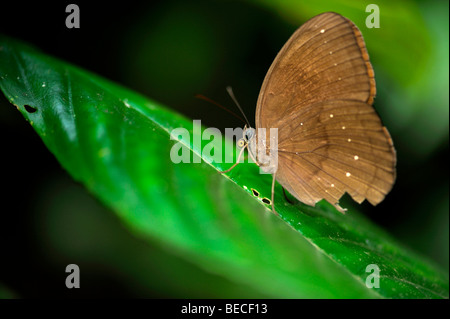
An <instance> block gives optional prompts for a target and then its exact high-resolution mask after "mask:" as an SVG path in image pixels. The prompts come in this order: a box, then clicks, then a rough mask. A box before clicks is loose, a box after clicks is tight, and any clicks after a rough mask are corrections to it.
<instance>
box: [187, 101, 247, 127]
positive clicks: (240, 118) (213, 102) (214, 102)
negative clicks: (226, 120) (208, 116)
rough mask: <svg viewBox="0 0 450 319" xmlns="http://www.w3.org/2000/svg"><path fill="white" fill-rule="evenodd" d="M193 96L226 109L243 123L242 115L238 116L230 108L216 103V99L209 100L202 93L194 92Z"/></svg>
mask: <svg viewBox="0 0 450 319" xmlns="http://www.w3.org/2000/svg"><path fill="white" fill-rule="evenodd" d="M195 97H196V98H198V99H202V100H205V101H207V102H209V103H212V104H214V105H216V106H218V107H220V108H221V109H223V110H225V111H227V112H228V113H230V114H231V115H233V116H234V117H235V118H237V119H238V120H240V121H242V123H244V124H245V121H244V119H243V118H242V117H240V116H239V115H237V114H236V113H234V112H233V111H230V110H229V109H227V108H226V107H225V106H222V105H220V104H219V103H217V102H216V101H213V100H211V99H210V98H209V97H206V96H204V95H202V94H196V95H195ZM244 116H245V115H244Z"/></svg>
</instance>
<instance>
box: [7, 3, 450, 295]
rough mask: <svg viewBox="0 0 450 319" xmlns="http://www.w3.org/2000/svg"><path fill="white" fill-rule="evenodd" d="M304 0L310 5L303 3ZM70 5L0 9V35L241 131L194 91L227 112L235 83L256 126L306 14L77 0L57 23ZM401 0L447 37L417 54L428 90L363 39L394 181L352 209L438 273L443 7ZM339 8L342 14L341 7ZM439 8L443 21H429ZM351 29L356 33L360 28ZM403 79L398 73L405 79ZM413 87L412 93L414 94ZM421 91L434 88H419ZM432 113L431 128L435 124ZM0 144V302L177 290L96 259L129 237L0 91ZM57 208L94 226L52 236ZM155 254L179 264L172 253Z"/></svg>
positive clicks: (443, 253) (442, 261)
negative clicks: (74, 21) (79, 269)
mask: <svg viewBox="0 0 450 319" xmlns="http://www.w3.org/2000/svg"><path fill="white" fill-rule="evenodd" d="M304 2H305V3H306V6H307V5H308V1H304ZM69 3H70V2H67V3H65V2H61V3H59V4H54V3H51V4H49V3H45V2H39V3H31V2H30V3H27V4H22V3H8V4H2V6H1V8H0V32H1V33H3V34H5V35H7V36H10V37H15V38H18V39H21V40H23V41H26V42H29V43H31V44H33V45H35V46H36V47H38V48H39V49H41V50H43V51H44V52H46V53H48V54H50V55H53V56H56V57H58V58H60V59H63V60H66V61H68V62H70V63H73V64H75V65H78V66H80V67H83V68H85V69H87V70H90V71H93V72H95V73H97V74H99V75H101V76H103V77H106V78H109V79H111V80H113V81H115V82H118V83H120V84H122V85H124V86H126V87H129V88H131V89H134V90H136V91H138V92H140V93H142V94H144V95H146V96H148V97H150V98H152V99H154V100H157V101H158V102H161V103H162V104H164V105H167V106H168V107H170V108H172V109H174V110H177V111H179V112H180V113H182V114H185V115H186V116H187V117H189V118H193V119H201V120H202V123H203V124H204V125H205V126H212V127H217V128H219V129H221V130H222V131H223V129H224V128H225V127H237V126H243V125H242V123H241V122H240V121H239V120H237V119H236V118H234V117H232V116H231V115H229V114H228V113H226V112H224V111H223V110H221V109H219V108H217V107H215V106H213V105H212V104H208V103H206V102H204V101H201V100H198V99H195V98H194V95H195V94H197V93H201V94H204V95H206V96H208V97H210V98H212V99H213V100H216V101H217V102H219V103H221V104H223V105H224V106H226V107H228V108H230V109H231V110H233V111H236V110H235V107H234V105H233V103H232V101H231V100H230V98H229V97H228V96H227V94H226V92H225V87H226V86H227V85H231V86H232V87H233V89H234V92H235V94H236V96H237V98H238V100H239V102H240V104H241V105H242V107H243V108H244V111H245V113H246V115H247V117H248V118H249V119H250V121H251V122H253V119H254V112H255V105H256V100H257V96H258V93H259V89H260V86H261V83H262V80H263V78H264V76H265V73H266V72H267V70H268V68H269V66H270V64H271V63H272V61H273V59H274V57H275V56H276V54H277V52H278V50H279V49H280V48H281V47H282V45H283V44H284V43H285V42H286V40H287V39H288V38H289V36H290V35H291V34H292V33H293V32H294V31H295V29H296V28H297V27H298V26H299V25H300V24H301V23H303V22H304V21H306V20H307V19H309V18H311V17H312V16H313V14H309V13H308V12H305V13H304V16H303V17H301V18H299V19H300V20H301V21H300V20H299V21H293V20H294V19H292V18H289V15H288V14H287V13H286V12H283V10H275V9H273V8H272V7H271V6H269V5H265V4H264V3H266V2H265V1H173V0H170V1H151V2H145V3H144V2H133V3H132V2H130V1H125V2H122V3H120V4H118V3H117V4H115V3H114V2H102V1H99V2H96V4H95V5H94V4H92V3H91V2H86V1H77V2H75V3H77V4H78V5H79V7H80V10H81V28H80V29H67V28H66V27H65V19H66V16H67V13H65V8H66V5H67V4H69ZM327 3H329V4H330V9H329V10H335V11H338V10H337V9H336V8H339V5H340V4H339V3H340V1H323V3H322V5H323V7H325V8H326V7H327ZM343 3H344V2H343ZM368 3H370V2H368ZM380 3H381V4H379V5H380V9H381V19H382V20H381V21H382V23H383V13H384V12H386V11H387V10H388V9H386V11H383V10H385V9H384V7H383V3H384V2H382V1H380ZM402 4H403V6H404V8H406V9H405V10H409V9H410V10H415V11H417V12H418V16H420V17H421V18H422V19H423V21H421V23H422V24H423V25H424V26H425V28H422V31H423V32H424V34H433V30H435V29H436V26H438V27H439V26H442V29H445V30H446V33H445V31H442V32H444V34H443V35H442V34H441V35H438V36H436V35H435V36H430V37H429V38H426V41H427V43H426V45H424V49H423V51H424V52H425V53H423V52H422V53H423V54H421V55H420V56H418V60H419V61H418V64H420V63H419V62H420V60H421V59H429V60H430V61H429V62H427V63H429V67H426V68H425V71H423V74H419V77H421V78H423V81H424V83H426V84H421V83H420V82H419V84H417V82H415V83H407V82H405V81H403V80H402V78H401V77H400V79H399V77H398V76H397V77H396V76H395V74H394V75H392V74H390V73H389V72H390V69H389V67H386V66H389V64H387V63H386V62H385V61H384V60H382V56H383V55H382V54H381V53H383V52H384V53H385V54H387V56H389V55H396V54H399V52H400V53H402V54H403V53H404V51H402V50H401V49H402V48H401V43H400V44H399V47H400V49H399V48H395V47H388V46H386V45H383V43H375V42H374V41H373V40H372V42H369V40H371V39H374V37H370V36H369V37H367V38H366V42H367V46H368V49H369V54H371V58H372V59H371V60H372V62H373V65H374V69H375V72H376V75H377V77H376V79H377V88H378V95H377V99H376V100H375V108H376V109H377V111H378V112H379V113H380V116H381V117H382V119H383V121H384V123H385V125H386V126H387V127H388V128H389V130H390V132H391V135H392V138H393V140H394V143H395V146H396V149H397V152H398V177H397V182H396V184H395V186H394V189H393V191H392V192H391V193H390V194H389V195H388V196H387V198H386V199H385V201H384V202H383V203H381V204H380V205H379V206H377V207H371V206H370V205H368V204H363V205H362V206H361V210H362V211H363V212H364V213H365V214H366V215H368V216H369V218H370V219H372V220H373V221H374V222H375V223H377V224H379V225H380V226H381V227H383V228H385V229H386V230H387V232H389V233H391V234H392V235H393V236H394V237H396V238H397V239H399V240H400V241H401V242H403V243H404V244H405V245H407V246H409V247H411V248H412V249H413V250H415V251H418V252H420V253H421V254H423V255H425V256H427V257H428V258H430V259H431V260H433V262H435V263H437V264H439V265H440V266H441V267H442V268H444V269H446V268H448V265H449V254H448V249H449V243H448V241H449V232H448V229H449V227H448V226H449V219H448V214H449V200H448V173H449V172H448V160H449V159H448V2H445V1H427V2H425V3H423V2H415V1H405V2H402ZM312 6H314V5H312ZM408 6H409V7H408ZM364 8H365V4H364V3H363V2H361V8H360V9H359V10H361V15H364V16H365V15H367V14H366V13H364ZM343 10H344V11H345V10H348V8H347V7H345V6H343ZM355 10H356V9H355ZM389 10H390V9H389ZM323 11H327V10H323ZM338 12H340V11H338ZM439 12H441V14H440V15H435V14H436V13H439ZM442 12H446V13H444V14H442ZM317 13H319V12H317ZM340 13H342V14H344V15H345V12H340ZM389 13H391V12H389ZM394 13H395V12H394ZM300 16H301V14H300ZM399 16H400V14H399ZM350 18H351V17H350ZM355 22H356V21H355ZM356 23H357V24H358V26H359V27H360V28H361V30H362V33H363V35H365V34H366V30H367V29H365V28H364V29H363V28H362V26H363V25H361V24H359V23H358V22H356ZM428 27H429V29H427V28H428ZM382 28H383V26H382ZM433 28H434V29H433ZM367 32H368V31H367ZM385 32H386V31H385ZM387 32H389V31H387ZM369 35H370V34H369ZM375 39H376V38H375ZM438 41H446V43H440V42H438ZM419 45H420V44H419ZM371 48H373V49H371ZM445 48H446V50H445ZM380 51H381V53H378V52H380ZM372 52H374V54H373V55H372ZM427 52H428V53H427ZM434 53H436V54H435V55H434ZM410 54H412V55H414V52H410ZM436 56H437V57H440V58H436ZM442 57H443V58H444V59H443V58H442ZM398 58H400V59H401V56H400V57H398ZM406 58H407V57H405V59H406ZM394 67H395V66H393V68H394ZM413 71H415V70H412V69H405V70H404V72H405V73H406V75H405V76H404V78H408V76H409V74H408V73H413ZM416 73H417V72H416ZM435 74H439V75H440V76H441V77H436V76H435ZM427 76H428V77H430V79H428V78H427ZM433 77H435V80H433V79H432V78H433ZM443 80H444V82H445V81H446V83H442V81H443ZM402 81H403V82H402ZM433 81H435V82H433ZM414 85H416V86H417V87H419V88H421V90H416V88H415V86H414ZM427 85H428V86H430V87H432V88H433V89H430V90H428V86H427ZM437 86H439V87H438V88H436V87H437ZM433 90H434V91H433ZM435 92H438V93H439V94H440V95H439V98H436V100H430V101H427V97H428V96H434V97H436V96H435ZM441 97H442V98H441ZM405 98H406V99H408V100H407V101H406V100H405ZM439 103H440V104H439ZM430 104H432V105H433V106H435V107H430ZM437 104H439V105H438V107H436V105H437ZM405 105H406V107H408V106H411V107H410V108H409V109H407V111H408V112H409V113H405V112H406V111H405V109H406V107H405ZM413 106H414V107H415V108H414V109H413ZM411 109H412V110H411ZM436 110H437V111H436ZM432 112H434V113H436V112H437V113H436V114H434V113H432ZM428 115H429V117H427V116H428ZM439 118H440V119H441V122H436V123H435V125H434V122H433V121H434V120H433V119H439ZM442 118H443V120H442ZM423 121H431V127H435V128H436V130H428V129H425V128H426V127H427V126H426V125H425V124H424V122H423ZM427 125H429V123H428V124H427ZM0 137H1V139H2V147H1V150H2V151H1V164H2V168H3V174H2V176H3V177H2V182H3V188H2V191H1V194H2V203H1V206H0V207H1V210H2V213H1V223H0V225H1V228H0V242H1V249H2V258H1V265H0V270H1V272H0V285H2V284H3V285H4V288H5V291H7V292H8V293H7V296H17V297H96V296H100V295H101V296H102V297H108V296H111V297H113V296H114V297H121V296H130V297H134V296H142V294H145V296H147V297H182V296H183V292H182V291H174V290H170V289H167V291H160V290H156V289H155V290H153V289H152V287H148V286H146V287H139V286H130V285H129V284H128V283H127V277H126V276H127V275H124V273H126V272H127V270H123V269H122V268H120V267H118V266H115V265H113V266H111V264H114V260H115V259H114V254H113V253H112V254H106V255H102V254H100V255H99V251H102V249H103V248H104V247H110V248H111V250H115V249H117V254H119V253H120V251H121V250H120V248H117V247H116V245H118V243H119V242H127V241H138V239H136V238H133V237H132V235H131V234H129V233H128V232H127V231H126V230H125V229H124V228H123V227H122V225H121V224H120V222H119V221H118V220H117V219H116V218H115V217H114V215H113V214H109V213H107V210H106V208H103V207H102V206H101V204H100V203H98V202H97V201H96V200H95V199H94V198H93V197H92V196H91V195H89V194H88V193H87V192H86V191H85V190H84V189H83V188H82V186H81V185H79V184H77V183H75V182H73V181H72V180H71V178H70V177H69V176H68V175H67V173H66V172H65V171H64V170H63V169H62V168H61V166H60V165H59V163H58V162H57V161H56V160H55V158H54V156H53V155H52V154H51V153H50V152H49V151H48V150H47V149H46V147H45V146H44V144H43V143H42V141H41V140H40V138H39V137H38V135H37V134H36V133H35V132H34V131H33V129H32V128H31V126H30V125H29V124H28V123H26V121H24V119H23V118H22V116H21V115H20V113H19V112H17V110H15V108H14V106H13V105H11V104H9V102H8V101H7V100H6V99H5V98H4V96H3V95H1V96H0ZM62 211H64V212H65V213H64V214H65V215H64V216H66V215H67V214H69V216H70V214H74V215H78V216H82V219H83V218H84V219H83V220H84V222H85V223H86V225H88V224H89V225H91V224H95V225H99V224H101V225H103V226H102V227H101V228H100V229H96V230H95V231H93V232H91V233H90V232H88V231H85V230H84V231H83V229H85V228H83V227H85V225H84V224H83V223H81V224H80V225H79V226H80V227H79V228H78V229H77V231H74V232H73V233H71V234H69V235H67V236H68V237H63V238H61V237H60V234H61V233H60V232H58V227H59V226H58V225H59V223H60V222H63V221H66V222H67V220H63V219H61V218H65V217H64V216H63V217H61V212H62ZM91 227H94V226H91ZM95 227H98V226H95ZM94 233H95V234H94ZM111 234H114V235H111ZM110 235H111V236H110ZM71 236H72V237H71ZM111 237H114V239H111ZM68 238H69V239H68ZM68 241H70V242H68ZM138 245H142V246H144V243H139V244H138ZM151 249H153V250H154V254H155V256H158V255H159V254H164V253H163V252H161V251H160V249H159V248H158V247H157V245H156V246H155V247H152V248H151ZM122 250H123V248H122ZM75 257H76V258H84V260H86V261H88V263H89V265H90V267H89V269H88V270H86V271H85V272H84V274H83V282H89V287H90V288H91V289H79V290H78V291H74V290H72V291H71V290H67V289H65V286H64V280H65V277H66V273H64V269H61V265H67V264H69V263H72V262H73V261H72V260H73V258H75ZM164 258H173V259H174V262H177V260H175V259H176V258H175V257H167V256H166V257H164ZM180 262H181V261H180Z"/></svg>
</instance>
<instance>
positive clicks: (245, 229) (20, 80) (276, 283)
mask: <svg viewBox="0 0 450 319" xmlns="http://www.w3.org/2000/svg"><path fill="white" fill-rule="evenodd" d="M0 88H1V89H2V91H3V92H4V94H5V95H6V97H7V98H8V99H9V101H11V103H13V104H14V105H16V107H17V108H18V110H19V111H20V112H21V113H22V114H23V116H24V117H25V119H26V120H28V121H29V122H30V124H31V125H32V126H33V128H34V129H35V130H36V132H37V133H38V134H39V135H40V136H41V138H42V140H43V141H44V143H45V145H46V146H47V147H48V148H49V150H50V151H51V152H52V153H53V154H54V155H55V156H56V158H57V159H58V160H59V162H60V163H61V165H62V166H63V167H64V168H65V169H66V170H67V171H68V172H69V173H70V174H71V175H72V177H73V178H74V179H75V180H77V181H80V182H81V183H83V184H84V185H85V186H86V187H87V188H88V189H89V190H90V191H91V192H92V193H93V194H94V195H95V196H97V197H98V198H99V199H100V200H101V201H102V202H103V203H104V204H105V205H107V206H108V207H110V208H111V209H112V210H113V211H114V212H116V213H117V214H118V216H120V217H121V219H122V220H123V222H124V223H125V224H126V225H127V227H128V228H129V229H130V230H131V231H133V232H134V233H135V234H136V235H138V236H140V237H142V238H144V239H146V240H148V241H150V242H155V241H156V242H159V243H160V244H161V245H162V246H163V247H164V249H165V250H166V251H168V252H169V253H172V254H174V255H176V256H177V257H179V258H182V259H185V260H187V261H189V262H191V263H194V264H196V265H198V267H200V268H202V269H204V270H205V271H206V272H210V273H213V274H215V275H219V276H222V277H224V278H227V279H229V280H231V281H234V282H236V283H237V284H239V285H244V286H248V287H251V291H258V292H260V294H261V295H264V296H268V297H273V298H277V297H282V298H299V297H307V298H380V297H381V298H382V297H387V298H448V276H447V275H446V274H445V273H443V272H442V271H440V270H439V269H437V268H436V267H435V266H434V265H432V264H430V263H429V262H427V261H426V260H424V259H423V258H422V257H419V256H417V255H415V254H414V253H412V252H410V251H408V250H407V249H405V248H403V247H401V246H400V245H399V244H398V243H396V242H395V240H393V239H392V238H390V237H389V235H387V234H386V233H384V232H383V231H382V230H380V229H379V228H377V227H376V226H374V225H372V224H371V223H370V222H369V221H368V220H367V219H365V218H364V217H363V216H361V215H360V214H358V213H357V212H356V211H354V210H352V209H350V210H349V212H348V213H347V214H346V215H341V214H340V213H338V212H337V211H336V210H335V209H334V208H333V207H332V206H330V205H328V204H327V203H319V204H318V205H317V207H315V208H313V207H308V206H305V205H303V204H300V203H299V204H296V205H292V204H289V203H288V202H287V201H286V200H285V198H284V196H283V195H282V192H281V188H280V186H279V185H277V187H276V194H275V203H276V208H277V211H278V212H279V213H280V217H277V216H275V215H273V214H272V212H271V211H270V206H269V205H266V204H264V203H263V202H262V198H264V197H267V198H270V194H271V190H270V187H271V176H268V175H260V174H259V170H258V168H257V167H256V165H254V164H240V165H239V166H238V167H237V168H235V169H234V170H233V171H231V172H230V173H229V174H227V175H226V176H224V175H221V174H220V173H219V172H218V169H223V168H225V165H221V164H216V163H214V162H213V160H212V158H211V157H210V156H208V155H205V154H203V157H202V159H203V161H202V162H201V163H184V164H183V163H180V164H174V163H173V162H172V161H171V160H170V151H171V149H172V146H173V145H174V144H175V143H176V141H173V140H171V139H170V136H171V132H172V130H173V129H175V128H179V127H182V128H186V129H187V130H188V131H189V132H190V133H191V136H192V139H189V140H188V139H182V140H181V142H182V143H183V144H184V145H185V146H184V147H186V148H187V149H188V150H189V152H190V154H191V155H192V156H191V160H193V161H195V160H197V159H199V157H200V156H201V155H202V154H201V149H202V147H201V146H199V145H196V143H195V142H194V141H195V139H196V138H200V137H201V130H200V128H199V127H194V126H193V124H192V121H191V120H188V119H186V118H184V117H182V116H180V115H178V114H177V113H175V112H173V111H171V110H169V109H168V108H166V107H163V106H162V105H159V104H158V103H156V102H154V101H151V100H149V99H147V98H145V97H143V96H141V95H139V94H137V93H134V92H131V91H129V90H127V89H125V88H123V87H121V86H119V85H117V84H114V83H111V82H110V81H107V80H105V79H102V78H100V77H98V76H96V75H94V74H91V73H89V72H87V71H84V70H81V69H79V68H77V67H74V66H71V65H69V64H67V63H64V62H61V61H59V60H57V59H54V58H52V57H49V56H47V55H44V54H42V53H40V52H38V51H37V50H35V49H33V48H30V47H29V46H27V45H24V44H22V43H19V42H17V41H14V40H10V39H8V38H6V37H0ZM30 111H31V112H30ZM206 142H207V141H206ZM206 142H203V145H204V144H205V143H206ZM225 143H228V144H229V143H230V141H225ZM31 169H36V168H31ZM252 189H255V190H257V191H258V192H259V193H260V196H259V197H258V198H256V197H255V196H254V195H253V194H252ZM370 264H376V265H378V267H379V268H380V287H379V288H372V289H371V288H368V287H367V286H366V279H367V276H368V275H369V274H370V273H368V272H366V267H367V266H368V265H370ZM187 275H188V274H187ZM187 297H189V296H187ZM229 297H233V296H232V295H230V296H229ZM248 297H252V296H251V295H249V296H248Z"/></svg>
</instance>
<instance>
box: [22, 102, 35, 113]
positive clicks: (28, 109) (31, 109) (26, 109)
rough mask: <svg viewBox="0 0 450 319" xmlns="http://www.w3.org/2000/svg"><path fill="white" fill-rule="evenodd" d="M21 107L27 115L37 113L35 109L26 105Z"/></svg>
mask: <svg viewBox="0 0 450 319" xmlns="http://www.w3.org/2000/svg"><path fill="white" fill-rule="evenodd" d="M23 107H24V108H25V111H27V112H28V113H34V112H36V111H37V108H36V107H33V106H30V105H27V104H25V105H24V106H23Z"/></svg>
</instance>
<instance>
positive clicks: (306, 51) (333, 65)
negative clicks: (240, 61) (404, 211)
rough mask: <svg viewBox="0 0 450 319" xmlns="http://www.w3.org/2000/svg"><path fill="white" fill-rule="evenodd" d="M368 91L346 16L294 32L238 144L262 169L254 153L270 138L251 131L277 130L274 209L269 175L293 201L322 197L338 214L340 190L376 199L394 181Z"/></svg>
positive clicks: (359, 42) (392, 160)
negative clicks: (251, 123) (252, 123)
mask: <svg viewBox="0 0 450 319" xmlns="http://www.w3.org/2000/svg"><path fill="white" fill-rule="evenodd" d="M375 92H376V89H375V78H374V71H373V69H372V65H371V64H370V61H369V55H368V53H367V50H366V47H365V43H364V40H363V37H362V35H361V32H360V31H359V29H358V28H357V27H356V26H355V24H354V23H353V22H352V21H350V20H348V19H346V18H345V17H343V16H341V15H339V14H337V13H334V12H327V13H323V14H320V15H318V16H316V17H314V18H312V19H310V20H309V21H307V22H306V23H305V24H303V25H302V26H301V27H300V28H299V29H297V31H295V33H294V34H293V35H292V36H291V38H290V39H289V40H288V41H287V43H286V44H285V45H284V46H283V48H282V49H281V51H280V52H279V53H278V55H277V57H276V58H275V60H274V62H273V63H272V65H271V67H270V69H269V71H268V72H267V75H266V77H265V79H264V82H263V85H262V88H261V91H260V93H259V98H258V103H257V107H256V129H257V130H255V129H253V128H244V136H243V139H242V140H240V142H239V143H240V144H241V145H240V146H241V147H242V151H243V150H244V149H245V148H246V147H248V149H249V155H250V156H251V157H252V158H253V159H254V161H255V162H256V163H257V164H258V165H259V166H260V167H261V168H262V169H263V170H264V169H267V171H269V170H270V169H273V167H271V165H270V164H269V165H267V164H266V163H263V162H262V161H261V159H260V154H264V153H265V154H269V153H270V150H269V145H270V142H271V141H270V139H269V136H270V135H267V136H265V137H264V138H261V137H259V139H258V131H259V130H258V129H260V128H266V129H267V130H269V129H270V128H278V146H277V151H278V158H277V160H278V165H277V169H276V171H273V172H271V173H273V182H272V210H273V211H274V212H275V208H274V201H273V193H274V185H275V179H276V180H277V181H278V182H279V183H280V184H281V185H282V186H283V187H284V188H285V189H287V190H288V191H289V192H290V193H291V194H292V195H294V196H295V197H296V198H297V199H298V200H299V201H301V202H303V203H305V204H307V205H311V206H314V205H315V204H316V203H317V202H318V201H320V200H322V199H325V200H326V201H328V202H329V203H331V204H333V205H334V206H335V207H336V208H337V209H338V210H339V211H340V212H345V211H346V210H345V209H343V208H342V207H340V206H339V199H340V198H341V197H342V195H344V193H346V192H347V193H348V194H350V196H351V197H352V198H353V199H354V200H355V201H356V202H358V203H361V202H363V201H364V199H367V200H368V201H369V202H370V203H371V204H372V205H377V204H378V203H380V202H381V201H382V200H383V199H384V197H385V196H386V194H387V193H389V191H390V190H391V188H392V186H393V184H394V181H395V176H396V171H395V165H396V154H395V149H394V146H393V142H392V139H391V137H390V135H389V132H388V131H387V129H386V127H384V126H383V124H382V123H381V120H380V118H379V117H378V115H377V113H376V112H375V110H374V108H373V107H372V103H373V100H374V97H375ZM242 151H241V153H240V154H241V155H242ZM259 151H261V153H258V152H259ZM237 163H239V160H238V162H237ZM237 163H236V164H237ZM236 164H235V165H236ZM235 165H233V166H232V167H231V168H230V169H232V168H233V167H234V166H235ZM227 171H229V170H227ZM275 213H276V212H275Z"/></svg>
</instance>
